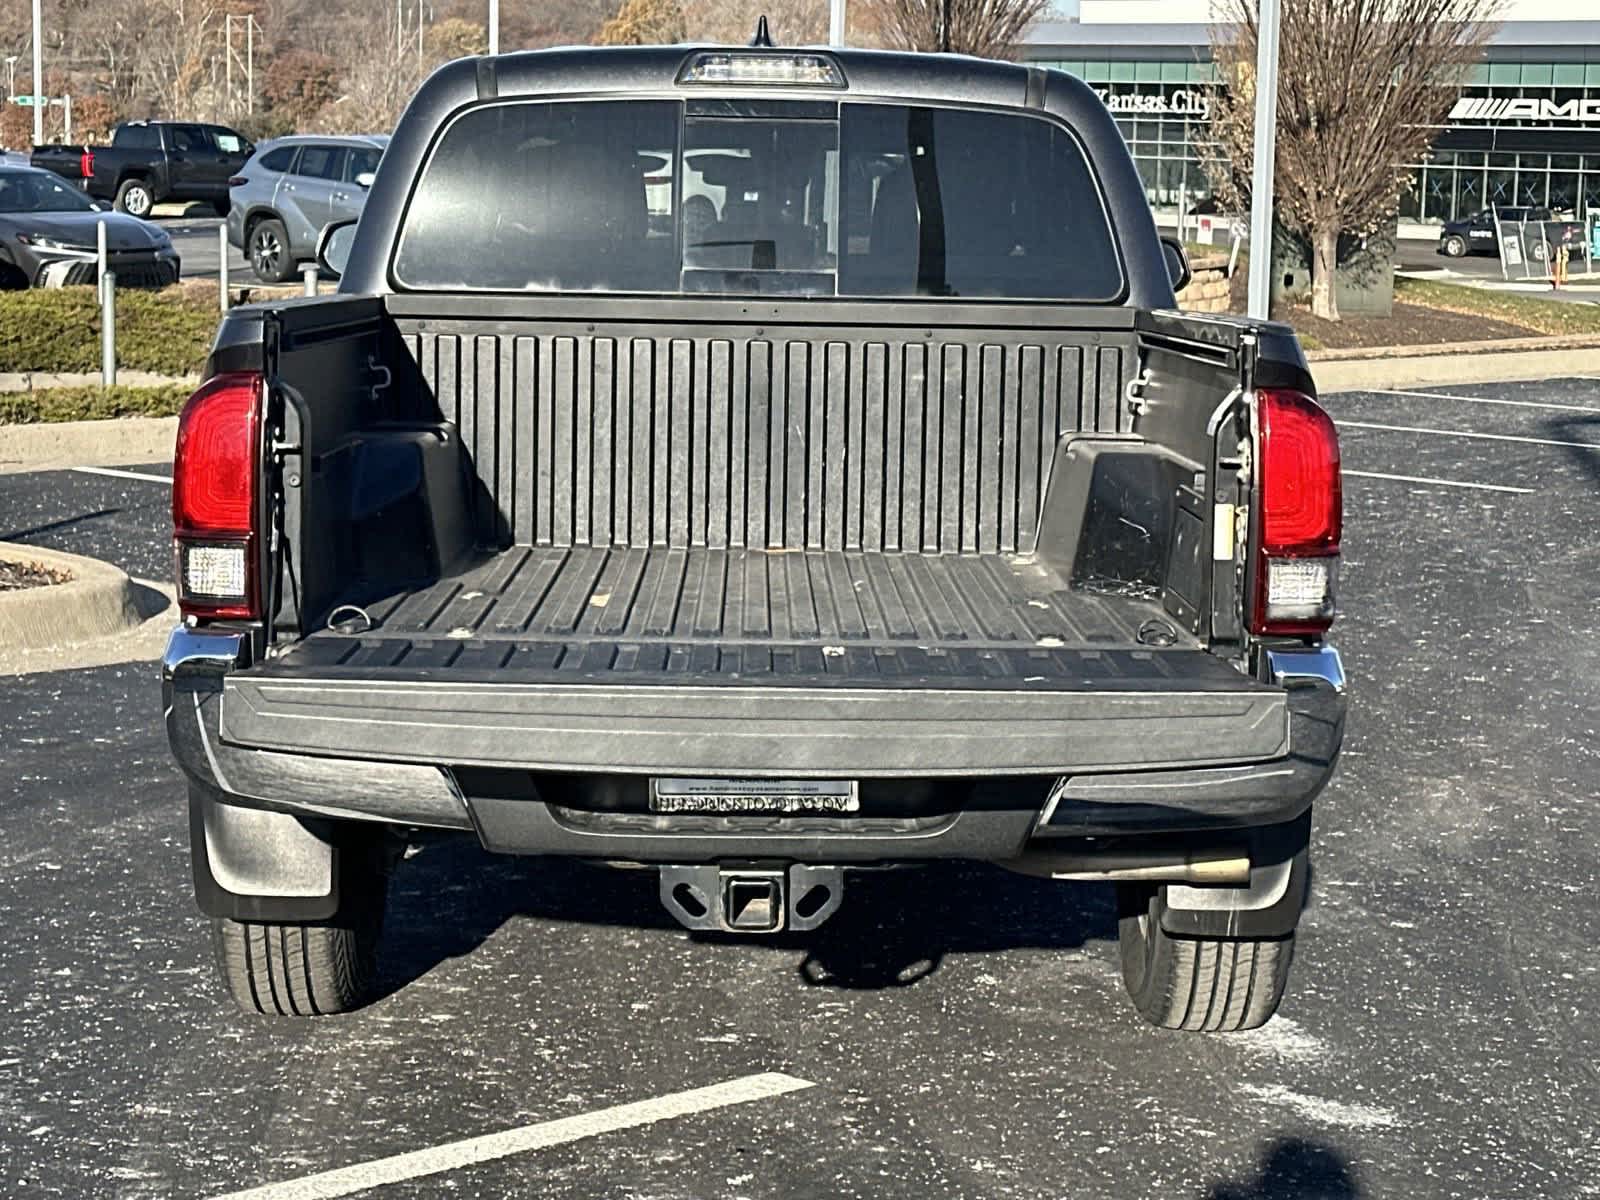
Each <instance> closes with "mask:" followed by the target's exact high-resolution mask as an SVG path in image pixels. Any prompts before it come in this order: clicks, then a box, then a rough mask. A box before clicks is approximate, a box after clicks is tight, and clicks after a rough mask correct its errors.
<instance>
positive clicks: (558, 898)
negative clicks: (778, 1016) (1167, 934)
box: [380, 837, 1117, 994]
mask: <svg viewBox="0 0 1600 1200" xmlns="http://www.w3.org/2000/svg"><path fill="white" fill-rule="evenodd" d="M527 917H531V918H535V919H540V920H550V921H563V922H574V923H580V924H592V925H610V926H618V927H633V928H644V929H672V930H678V929H679V928H680V927H679V926H678V924H677V922H676V921H674V920H673V919H672V918H671V916H669V915H668V913H667V911H666V910H665V909H664V908H663V907H662V906H661V902H660V900H659V898H658V891H657V874H656V872H655V871H654V870H653V869H650V870H609V869H607V868H604V867H600V866H596V865H593V864H589V863H584V862H578V861H574V860H569V859H555V858H515V857H507V856H502V855H494V854H490V853H488V852H487V851H485V850H483V849H482V848H481V847H480V846H478V844H477V843H476V841H475V840H473V839H472V838H470V837H458V838H446V839H441V840H439V841H436V842H433V843H431V844H428V845H426V846H424V847H423V849H422V850H421V851H420V852H419V853H417V854H415V855H413V856H412V857H411V858H409V859H407V860H406V861H405V862H404V863H402V864H401V865H400V866H399V867H398V868H397V869H396V871H395V875H394V879H393V881H392V883H391V886H390V891H389V909H388V917H387V921H386V930H387V932H386V933H385V936H384V942H383V946H382V949H381V951H380V965H381V970H382V973H383V976H384V980H385V986H384V991H385V993H386V994H388V993H392V992H395V991H398V990H400V989H401V988H403V987H405V986H407V985H408V984H410V983H411V982H413V981H414V980H417V979H420V978H421V977H422V976H423V975H425V974H427V973H428V972H429V971H431V970H433V969H434V968H435V967H437V966H439V965H440V964H441V963H443V962H446V961H447V960H449V959H452V958H458V957H461V956H463V955H466V954H470V953H471V952H472V951H473V950H475V949H476V948H477V947H478V946H480V945H482V944H483V943H484V942H485V941H486V940H487V939H488V938H489V937H490V936H491V935H492V934H493V933H494V932H495V931H496V930H498V929H499V928H500V927H501V926H502V925H503V924H505V923H506V922H507V921H509V920H511V919H513V918H527ZM1116 929H1117V909H1116V900H1115V894H1114V892H1113V889H1111V888H1110V887H1107V886H1102V885H1093V884H1060V883H1051V882H1049V881H1046V880H1039V879H1031V878H1027V877H1025V876H1021V875H1013V874H1011V873H1010V872H1007V871H1004V870H1002V869H1000V868H997V867H985V866H982V865H978V864H967V863H961V864H956V863H934V864H930V865H928V866H925V867H918V868H908V869H903V870H891V871H860V872H852V873H851V874H850V875H849V877H848V880H847V883H846V885H845V896H844V903H843V905H842V906H841V908H840V909H839V912H838V913H837V914H835V915H834V917H833V918H832V919H831V920H830V921H828V923H827V924H825V925H823V926H822V927H821V928H819V929H816V930H813V931H811V932H809V933H803V934H800V933H794V934H779V935H773V936H767V937H762V938H756V939H749V938H740V937H734V936H731V935H722V934H704V933H697V934H691V933H689V932H688V931H687V930H683V931H681V932H682V935H683V936H684V937H685V938H689V937H693V938H694V939H695V940H697V941H701V942H707V943H712V944H724V943H725V944H727V945H729V946H730V947H732V946H734V945H736V944H741V945H748V944H750V943H751V941H752V940H753V941H754V942H755V943H756V944H758V945H764V946H767V947H770V948H773V949H777V950H791V951H794V952H796V953H799V954H801V955H802V956H803V957H802V960H801V962H800V964H799V966H798V967H797V970H798V972H799V975H800V978H801V979H802V980H803V981H804V982H805V983H807V984H809V985H811V986H815V987H832V988H844V989H862V990H875V989H880V988H899V987H909V986H912V985H914V984H916V983H918V982H920V981H921V980H923V979H926V978H927V977H928V976H930V975H932V974H933V973H934V972H936V971H937V970H938V969H939V967H940V966H941V964H942V963H943V962H944V959H945V957H946V956H947V955H949V954H952V953H956V954H960V953H978V952H985V951H993V950H1009V949H1021V948H1037V949H1073V948H1076V947H1079V946H1082V945H1084V944H1085V943H1087V942H1088V941H1090V940H1091V939H1095V938H1112V937H1115V936H1116Z"/></svg>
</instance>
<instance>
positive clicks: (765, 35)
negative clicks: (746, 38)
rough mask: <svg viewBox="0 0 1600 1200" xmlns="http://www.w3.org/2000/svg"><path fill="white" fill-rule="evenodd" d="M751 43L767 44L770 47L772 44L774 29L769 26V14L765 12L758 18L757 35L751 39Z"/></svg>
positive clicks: (757, 44)
mask: <svg viewBox="0 0 1600 1200" xmlns="http://www.w3.org/2000/svg"><path fill="white" fill-rule="evenodd" d="M750 44H751V45H752V46H766V47H768V48H769V49H770V48H771V46H772V31H771V30H769V29H768V28H767V16H766V14H765V13H763V14H761V16H759V17H757V18H756V35H755V37H753V38H751V39H750Z"/></svg>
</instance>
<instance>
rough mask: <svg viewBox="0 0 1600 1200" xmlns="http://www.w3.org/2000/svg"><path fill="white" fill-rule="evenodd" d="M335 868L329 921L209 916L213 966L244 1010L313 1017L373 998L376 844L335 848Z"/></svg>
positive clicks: (378, 875) (384, 885) (379, 884)
mask: <svg viewBox="0 0 1600 1200" xmlns="http://www.w3.org/2000/svg"><path fill="white" fill-rule="evenodd" d="M339 868H340V869H339V895H340V909H339V912H338V913H336V914H335V915H334V917H333V918H332V919H331V920H328V921H316V922H305V923H302V922H272V921H234V920H230V919H228V918H225V917H218V918H213V919H212V922H211V931H212V944H213V946H214V948H215V950H216V962H217V970H218V972H219V973H220V974H221V976H222V980H223V982H224V983H225V984H226V985H227V987H228V991H229V993H230V994H231V995H232V996H233V999H234V1002H235V1003H236V1004H238V1006H239V1007H240V1008H242V1009H243V1010H244V1011H245V1012H248V1013H260V1014H262V1015H264V1016H269V1017H320V1016H327V1015H328V1014H330V1013H341V1012H349V1011H350V1010H352V1009H355V1008H360V1007H361V1006H362V1005H364V1004H367V1003H369V1002H370V1001H371V1000H373V999H374V998H375V997H376V995H377V979H378V940H379V937H380V935H381V934H382V932H383V909H384V900H385V897H386V894H387V892H388V887H389V880H388V873H387V872H386V871H385V869H384V863H383V859H382V856H381V852H380V850H379V849H378V848H376V847H374V848H373V849H371V850H353V849H352V850H343V851H341V853H340V857H339Z"/></svg>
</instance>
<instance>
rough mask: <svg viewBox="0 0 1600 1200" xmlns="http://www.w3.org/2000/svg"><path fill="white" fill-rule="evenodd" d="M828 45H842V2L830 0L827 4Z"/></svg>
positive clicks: (842, 0)
mask: <svg viewBox="0 0 1600 1200" xmlns="http://www.w3.org/2000/svg"><path fill="white" fill-rule="evenodd" d="M828 45H830V46H843V45H844V0H830V3H829V4H828Z"/></svg>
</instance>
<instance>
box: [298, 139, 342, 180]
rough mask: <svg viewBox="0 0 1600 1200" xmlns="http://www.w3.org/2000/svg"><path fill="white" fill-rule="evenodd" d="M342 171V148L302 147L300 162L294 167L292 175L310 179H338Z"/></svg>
mask: <svg viewBox="0 0 1600 1200" xmlns="http://www.w3.org/2000/svg"><path fill="white" fill-rule="evenodd" d="M342 170H344V147H342V146H302V147H300V162H299V163H298V164H297V165H296V166H295V169H294V173H295V174H296V175H306V176H309V177H311V178H312V179H338V178H339V173H340V172H341V171H342Z"/></svg>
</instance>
